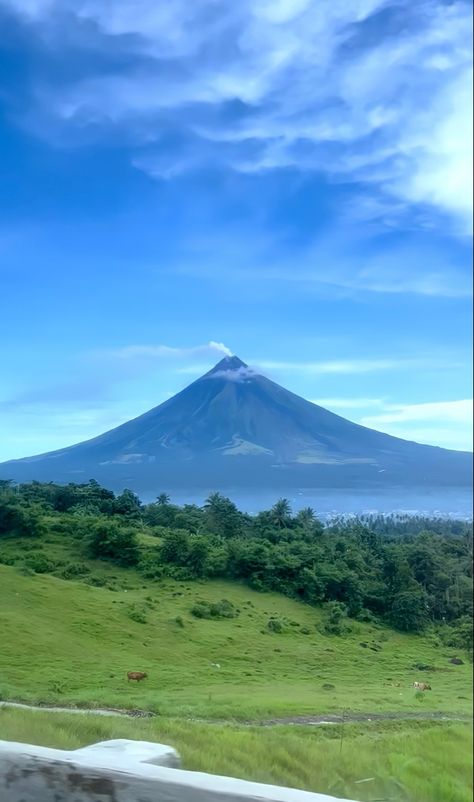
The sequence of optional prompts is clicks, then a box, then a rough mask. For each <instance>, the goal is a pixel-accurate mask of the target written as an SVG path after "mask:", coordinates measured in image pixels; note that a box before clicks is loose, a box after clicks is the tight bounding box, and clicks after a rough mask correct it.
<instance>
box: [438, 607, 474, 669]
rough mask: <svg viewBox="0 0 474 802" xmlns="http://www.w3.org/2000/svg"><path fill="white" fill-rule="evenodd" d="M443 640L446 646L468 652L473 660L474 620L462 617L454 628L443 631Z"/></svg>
mask: <svg viewBox="0 0 474 802" xmlns="http://www.w3.org/2000/svg"><path fill="white" fill-rule="evenodd" d="M441 638H442V641H443V643H444V644H445V645H446V646H450V647H451V648H453V649H463V650H464V651H466V652H467V653H468V655H469V657H470V659H471V660H472V654H473V646H474V644H473V628H472V618H470V616H467V615H465V616H462V618H459V619H458V621H456V623H455V624H454V625H453V626H451V627H446V628H445V629H444V630H442V632H441Z"/></svg>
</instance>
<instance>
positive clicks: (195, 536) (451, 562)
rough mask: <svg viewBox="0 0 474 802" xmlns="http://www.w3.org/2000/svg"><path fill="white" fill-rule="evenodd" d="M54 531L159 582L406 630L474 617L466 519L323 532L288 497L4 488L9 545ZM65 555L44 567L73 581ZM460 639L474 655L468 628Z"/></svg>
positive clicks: (356, 523) (375, 520) (382, 522)
mask: <svg viewBox="0 0 474 802" xmlns="http://www.w3.org/2000/svg"><path fill="white" fill-rule="evenodd" d="M50 535H51V536H56V535H60V536H61V537H62V538H64V541H65V542H66V541H71V540H72V539H74V540H76V541H77V542H78V543H80V544H81V546H80V554H78V555H77V556H78V557H79V560H78V561H82V559H83V558H84V556H85V555H88V556H90V557H92V558H99V559H105V560H108V561H110V562H114V563H116V564H117V565H121V566H134V565H139V569H140V571H141V573H142V576H143V577H144V578H146V579H154V580H161V579H163V578H164V577H166V576H168V577H173V578H175V579H181V580H191V579H199V580H205V579H206V580H207V579H215V578H222V579H232V580H237V581H241V582H245V583H246V584H247V586H250V587H252V588H254V589H256V590H259V591H277V592H278V593H282V594H284V595H285V596H287V597H290V598H293V599H298V600H302V601H305V602H306V603H307V604H310V605H312V606H316V605H321V604H323V605H324V604H327V603H328V602H338V603H340V604H342V605H345V608H346V609H347V615H348V616H349V617H350V618H355V619H357V620H358V621H362V622H366V623H370V622H373V623H376V622H381V621H386V622H389V623H390V625H391V626H393V627H395V628H398V629H400V630H402V631H408V632H421V631H423V630H424V629H425V628H426V627H428V626H432V625H440V626H444V625H446V626H447V627H451V628H453V627H455V625H456V622H458V621H460V620H461V619H466V618H467V619H469V620H471V617H472V601H473V598H472V587H473V582H472V525H470V524H467V523H464V522H459V521H441V520H433V521H429V520H427V519H424V518H416V517H415V518H413V517H407V518H395V517H388V518H385V517H381V516H378V517H377V516H375V517H367V518H364V519H358V520H339V521H337V520H336V521H333V522H332V523H331V524H330V525H327V526H324V525H323V524H322V523H321V522H320V521H319V520H318V519H317V517H316V514H315V512H314V510H312V509H311V508H310V507H307V508H306V509H303V510H300V511H299V512H297V513H296V514H293V513H292V511H291V507H290V505H289V502H288V500H287V499H284V498H281V499H279V500H278V501H277V502H276V503H275V504H274V505H273V507H272V508H271V509H269V510H265V511H263V512H260V513H259V514H258V515H255V516H250V515H246V514H244V513H242V512H240V511H239V510H238V509H237V507H236V506H235V504H234V503H233V502H232V501H231V500H230V499H228V498H226V497H225V496H223V495H222V494H220V493H212V494H211V495H210V496H209V498H208V499H207V501H206V502H205V504H204V505H203V507H198V506H197V505H194V504H188V505H184V506H183V507H179V506H177V505H174V504H172V503H171V501H170V498H169V496H168V495H167V494H166V493H160V495H159V496H158V497H157V500H156V502H154V503H153V504H147V505H142V504H141V503H140V500H139V499H138V498H137V496H136V495H135V494H134V493H133V492H132V491H131V490H124V491H123V492H122V493H120V494H119V495H117V496H115V495H114V493H112V492H111V491H109V490H106V489H104V488H101V487H100V485H98V483H97V482H94V481H90V482H87V483H84V484H75V483H70V484H69V485H66V486H59V485H54V484H53V483H41V482H31V483H27V484H23V485H20V486H19V487H15V488H13V487H11V486H10V485H8V483H3V484H2V485H1V486H0V537H2V542H3V543H4V544H7V545H8V544H9V543H10V542H12V541H13V540H15V539H18V538H19V539H20V540H23V541H24V542H25V544H26V543H27V542H28V540H31V541H33V540H34V541H38V540H40V539H41V542H43V540H46V539H47V537H49V536H50ZM153 540H154V542H155V543H156V546H154V545H153ZM35 548H36V547H35ZM36 550H38V549H37V548H36ZM78 551H79V549H78ZM0 559H1V560H2V561H3V562H4V563H5V561H7V563H6V564H8V563H10V564H13V563H15V562H16V561H21V562H23V560H24V555H23V554H20V555H18V553H14V552H13V550H10V549H9V548H7V549H6V550H5V549H4V548H3V546H2V557H1V558H0ZM55 559H56V557H55V556H53V555H48V557H47V558H45V559H43V560H42V561H41V560H39V559H38V561H37V566H38V567H39V568H40V570H45V571H46V572H51V571H54V572H55V573H56V575H57V576H62V577H63V578H65V579H66V578H69V579H73V578H74V575H75V573H74V569H73V568H71V567H63V568H62V570H61V566H58V565H55V564H53V563H54V560H55ZM68 559H69V558H68ZM48 560H49V562H48ZM12 561H13V562H12ZM25 567H26V568H28V566H25ZM80 576H81V575H80V574H77V577H80ZM82 576H85V574H82ZM330 626H331V624H330ZM334 626H336V628H337V622H334ZM463 633H464V634H463ZM451 640H452V642H453V643H456V644H459V646H456V648H463V649H465V650H467V651H469V650H470V649H471V648H472V646H470V645H469V639H468V638H467V636H466V634H465V632H464V630H463V632H461V633H458V634H457V635H456V634H455V633H451ZM461 644H464V645H461Z"/></svg>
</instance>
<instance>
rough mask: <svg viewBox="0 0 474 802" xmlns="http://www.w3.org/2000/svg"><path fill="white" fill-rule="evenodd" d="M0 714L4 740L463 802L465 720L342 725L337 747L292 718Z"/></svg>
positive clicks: (297, 783) (359, 791)
mask: <svg viewBox="0 0 474 802" xmlns="http://www.w3.org/2000/svg"><path fill="white" fill-rule="evenodd" d="M140 685H141V686H142V685H144V683H140ZM130 690H131V689H130ZM140 690H144V688H141V689H140ZM133 692H135V693H136V692H137V689H135V688H134V689H133ZM330 696H331V694H328V696H327V699H329V697H330ZM0 716H1V729H2V737H3V738H5V739H7V740H11V741H17V742H23V743H25V742H26V743H37V744H40V745H42V746H49V747H54V748H58V749H78V748H80V747H83V746H87V745H88V744H91V743H94V742H97V741H107V740H111V739H116V738H129V739H133V740H139V741H149V742H158V743H169V744H172V745H173V746H174V747H175V748H176V749H177V750H178V752H179V754H180V755H181V756H182V760H183V768H184V769H185V770H189V771H199V772H209V773H211V774H219V775H221V776H231V777H236V776H237V777H240V778H242V779H246V780H253V781H255V782H263V783H271V784H273V785H282V786H287V787H292V788H294V787H297V788H302V789H304V790H307V791H312V792H315V793H319V794H327V795H330V797H331V798H333V797H334V796H335V795H337V797H338V798H339V799H358V800H360V802H374V800H390V801H391V802H395V800H396V801H397V802H406V801H407V800H410V802H472V727H470V725H469V724H461V723H449V722H448V723H438V722H435V723H432V722H401V723H400V722H372V723H370V724H367V723H364V724H363V725H358V724H352V723H346V724H345V725H344V741H343V747H342V749H341V731H340V730H341V728H340V727H337V726H335V727H312V728H310V729H311V733H309V732H308V728H307V727H302V726H291V727H288V726H286V727H285V726H281V725H280V726H277V727H260V728H258V727H249V726H237V725H235V724H230V723H226V724H221V723H217V722H214V723H211V722H202V721H192V720H190V719H189V717H184V718H167V717H165V716H156V717H155V718H150V719H137V718H132V719H127V718H118V717H113V716H111V717H109V716H78V715H74V714H71V713H47V712H44V711H37V712H33V711H28V710H14V709H4V710H2V711H1V713H0ZM361 780H362V782H361ZM367 780H369V781H367Z"/></svg>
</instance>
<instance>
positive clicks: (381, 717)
mask: <svg viewBox="0 0 474 802" xmlns="http://www.w3.org/2000/svg"><path fill="white" fill-rule="evenodd" d="M2 708H16V709H19V710H38V711H40V712H43V713H77V714H82V715H96V716H120V717H121V718H152V717H155V716H157V715H158V714H157V713H152V712H151V711H147V710H125V709H114V708H99V707H47V706H45V705H29V704H25V703H24V702H2V701H1V700H0V710H1V709H2ZM196 720H199V721H200V722H202V723H205V722H206V721H207V723H211V724H222V723H229V722H223V721H209V720H208V719H196ZM370 721H472V716H469V715H464V714H462V713H460V714H459V715H450V714H449V713H442V712H440V711H431V712H428V711H425V710H423V711H420V712H416V713H410V712H398V711H397V712H393V713H350V712H348V713H346V714H344V715H337V714H335V713H326V714H320V715H317V716H288V717H287V718H272V719H266V720H264V721H242V722H236V723H237V724H239V723H240V724H242V725H243V726H254V727H274V726H278V725H285V724H286V725H288V724H306V725H312V726H323V725H326V724H343V723H350V722H352V723H357V722H370Z"/></svg>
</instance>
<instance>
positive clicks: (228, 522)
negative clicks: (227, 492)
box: [204, 493, 243, 538]
mask: <svg viewBox="0 0 474 802" xmlns="http://www.w3.org/2000/svg"><path fill="white" fill-rule="evenodd" d="M204 510H205V523H206V528H207V529H208V531H209V532H212V533H213V534H216V535H220V536H221V537H225V538H230V537H238V536H239V535H240V534H241V533H242V524H243V516H242V513H241V512H239V510H238V509H237V507H236V506H235V504H234V503H233V502H232V501H231V500H230V499H229V498H227V497H226V496H222V495H221V494H220V493H211V495H210V496H209V497H208V498H207V499H206V501H205V504H204Z"/></svg>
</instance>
